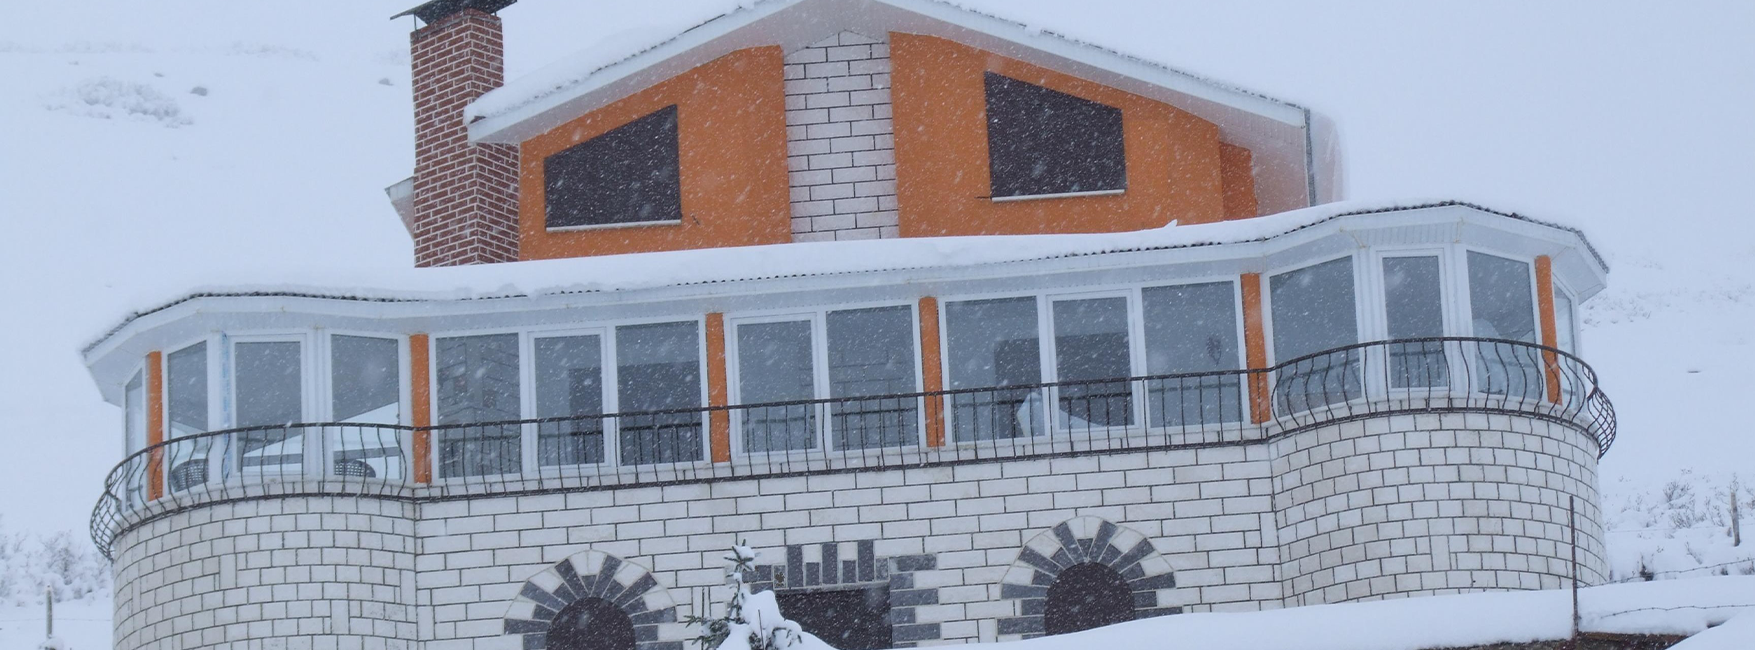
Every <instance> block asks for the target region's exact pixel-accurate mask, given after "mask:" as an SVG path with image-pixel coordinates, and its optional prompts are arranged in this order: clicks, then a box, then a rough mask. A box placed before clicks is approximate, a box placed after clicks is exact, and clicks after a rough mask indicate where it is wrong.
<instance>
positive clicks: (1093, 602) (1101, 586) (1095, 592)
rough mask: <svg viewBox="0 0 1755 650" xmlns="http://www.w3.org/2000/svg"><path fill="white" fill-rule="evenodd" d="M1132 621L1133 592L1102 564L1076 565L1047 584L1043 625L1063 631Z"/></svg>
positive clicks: (1048, 628)
mask: <svg viewBox="0 0 1755 650" xmlns="http://www.w3.org/2000/svg"><path fill="white" fill-rule="evenodd" d="M1131 620H1133V592H1132V591H1131V590H1129V589H1128V587H1127V580H1126V579H1125V578H1122V577H1121V574H1119V573H1116V572H1115V569H1111V568H1109V567H1107V566H1104V565H1101V564H1092V563H1086V564H1075V565H1073V566H1071V567H1067V569H1066V570H1065V571H1061V572H1060V575H1059V576H1056V577H1055V578H1054V584H1052V585H1049V587H1048V602H1046V603H1044V606H1043V612H1042V626H1043V628H1044V630H1043V631H1044V632H1047V633H1048V634H1066V633H1068V632H1079V631H1083V630H1089V629H1091V628H1096V627H1103V626H1105V625H1114V624H1116V623H1121V622H1125V621H1131Z"/></svg>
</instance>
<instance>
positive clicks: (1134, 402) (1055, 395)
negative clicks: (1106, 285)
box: [1036, 286, 1146, 438]
mask: <svg viewBox="0 0 1755 650" xmlns="http://www.w3.org/2000/svg"><path fill="white" fill-rule="evenodd" d="M1140 292H1141V287H1139V286H1121V287H1117V288H1110V289H1092V290H1089V291H1077V292H1051V293H1044V294H1043V296H1042V299H1041V300H1042V302H1041V305H1042V306H1043V307H1045V308H1041V309H1038V310H1037V312H1036V317H1037V319H1038V321H1039V322H1040V323H1041V325H1040V327H1041V330H1040V331H1041V332H1043V333H1044V334H1046V336H1044V337H1043V339H1042V343H1041V350H1042V363H1043V365H1044V366H1045V367H1044V368H1043V370H1044V373H1043V375H1042V376H1043V377H1044V379H1045V381H1046V383H1049V384H1056V385H1054V386H1051V387H1050V389H1049V391H1048V395H1046V396H1044V397H1045V399H1047V400H1048V403H1047V404H1044V405H1043V407H1044V409H1045V410H1047V411H1048V414H1047V420H1048V427H1049V428H1048V431H1049V434H1048V435H1049V437H1051V438H1052V437H1054V436H1056V435H1060V434H1065V435H1072V434H1074V433H1076V432H1074V431H1073V430H1072V429H1071V424H1072V423H1071V421H1070V420H1069V421H1063V419H1062V418H1063V416H1065V414H1063V413H1061V410H1060V390H1061V387H1060V386H1058V385H1057V384H1059V383H1060V382H1061V381H1062V380H1061V376H1060V346H1059V344H1058V343H1059V342H1058V340H1057V338H1058V337H1057V335H1056V332H1055V331H1054V306H1055V303H1058V302H1063V301H1065V302H1070V301H1077V300H1099V299H1106V298H1121V299H1123V304H1125V305H1126V306H1127V339H1128V341H1127V358H1128V369H1127V378H1125V379H1124V380H1123V381H1126V382H1127V390H1128V395H1129V402H1130V405H1129V411H1130V412H1129V414H1128V417H1129V418H1130V420H1131V422H1130V423H1129V424H1124V425H1103V426H1100V427H1092V428H1090V429H1088V430H1086V432H1087V433H1091V432H1096V431H1124V430H1132V429H1141V430H1143V429H1145V428H1146V420H1145V415H1146V414H1145V412H1144V409H1145V401H1146V396H1143V395H1141V394H1140V387H1139V386H1138V385H1136V384H1137V383H1138V382H1134V381H1132V378H1133V377H1138V376H1140V370H1141V369H1142V368H1144V367H1145V363H1146V358H1145V320H1144V315H1143V314H1142V313H1141V311H1140V307H1141V298H1140V295H1141V293H1140Z"/></svg>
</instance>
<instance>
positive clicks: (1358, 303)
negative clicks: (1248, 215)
mask: <svg viewBox="0 0 1755 650" xmlns="http://www.w3.org/2000/svg"><path fill="white" fill-rule="evenodd" d="M1362 252H1363V251H1361V250H1349V251H1347V252H1344V253H1337V254H1334V255H1325V256H1321V257H1313V258H1309V259H1306V260H1304V261H1302V262H1300V263H1297V264H1291V265H1287V266H1282V267H1277V268H1273V269H1269V270H1267V271H1265V272H1263V273H1262V274H1261V321H1262V327H1261V330H1262V345H1263V347H1266V348H1267V358H1268V363H1267V365H1268V371H1267V372H1265V373H1264V374H1265V375H1266V376H1267V382H1266V383H1267V397H1266V399H1267V401H1268V414H1269V418H1270V419H1276V420H1277V419H1279V418H1281V417H1285V416H1287V415H1295V414H1281V413H1279V412H1278V405H1277V404H1275V403H1274V396H1275V395H1277V394H1278V393H1279V381H1280V377H1279V373H1278V372H1276V371H1274V370H1273V369H1275V368H1278V367H1279V365H1280V364H1281V363H1283V362H1285V361H1290V360H1291V359H1281V358H1280V350H1279V346H1277V345H1275V344H1274V326H1275V324H1276V323H1275V322H1274V321H1275V319H1274V288H1273V287H1274V285H1273V281H1274V277H1276V276H1280V275H1284V274H1287V273H1291V272H1294V271H1298V270H1301V269H1307V268H1311V267H1313V266H1318V265H1321V264H1327V263H1329V262H1333V261H1335V260H1339V259H1351V260H1352V264H1351V267H1352V270H1353V342H1354V343H1355V344H1358V343H1364V342H1366V341H1367V339H1366V338H1365V336H1366V334H1367V332H1368V331H1369V330H1368V329H1367V328H1368V327H1370V326H1369V325H1368V323H1370V322H1371V321H1372V318H1373V317H1372V316H1371V312H1372V311H1373V310H1372V308H1371V307H1370V306H1369V305H1368V304H1367V303H1369V302H1372V300H1371V298H1372V294H1371V293H1370V291H1371V285H1370V284H1369V281H1368V279H1367V276H1368V275H1369V274H1370V273H1371V271H1370V269H1364V268H1360V267H1363V266H1366V264H1361V263H1360V262H1359V259H1360V257H1362V256H1363V255H1362V254H1361V253H1362ZM1368 259H1371V258H1368ZM1366 356H1367V355H1365V354H1360V355H1359V374H1360V377H1359V388H1360V390H1359V392H1360V395H1359V397H1357V398H1355V399H1352V400H1348V401H1346V402H1334V403H1332V404H1328V405H1325V406H1318V407H1314V408H1326V407H1333V406H1334V405H1335V404H1351V403H1356V402H1363V401H1367V400H1370V399H1371V390H1370V386H1369V384H1368V383H1367V382H1368V381H1369V380H1368V379H1367V378H1366V377H1365V375H1368V374H1370V372H1369V371H1368V370H1367V369H1366V367H1365V366H1366V363H1367V359H1366ZM1294 358H1296V357H1294ZM1304 412H1308V411H1300V412H1299V413H1304Z"/></svg>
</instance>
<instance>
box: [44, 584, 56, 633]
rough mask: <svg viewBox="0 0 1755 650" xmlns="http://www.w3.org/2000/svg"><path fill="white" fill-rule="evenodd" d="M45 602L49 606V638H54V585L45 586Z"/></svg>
mask: <svg viewBox="0 0 1755 650" xmlns="http://www.w3.org/2000/svg"><path fill="white" fill-rule="evenodd" d="M43 603H44V606H46V607H47V608H48V615H47V616H46V618H47V620H48V627H49V629H48V638H50V639H53V638H55V588H54V587H52V586H45V587H43Z"/></svg>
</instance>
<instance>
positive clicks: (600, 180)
mask: <svg viewBox="0 0 1755 650" xmlns="http://www.w3.org/2000/svg"><path fill="white" fill-rule="evenodd" d="M677 169H678V163H677V140H676V107H675V106H669V107H666V108H663V109H660V110H659V111H658V112H656V113H652V114H651V115H647V116H645V117H642V118H640V119H637V120H634V121H632V122H629V123H627V124H625V125H622V126H620V127H616V129H615V130H613V131H610V132H608V133H605V134H603V135H599V136H597V137H595V138H592V139H590V140H586V141H584V142H581V143H579V144H576V145H573V146H571V147H568V148H567V149H566V150H564V151H561V152H560V153H557V154H555V155H552V156H549V157H548V159H546V160H544V161H543V163H542V174H543V188H544V191H545V192H546V194H545V196H546V202H547V204H548V227H550V228H565V227H568V226H601V225H607V224H617V223H641V222H647V221H680V220H682V184H681V182H680V181H679V179H678V172H677Z"/></svg>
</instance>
